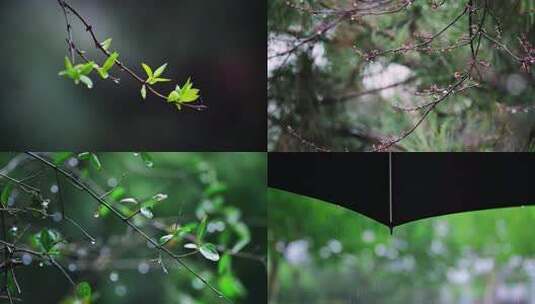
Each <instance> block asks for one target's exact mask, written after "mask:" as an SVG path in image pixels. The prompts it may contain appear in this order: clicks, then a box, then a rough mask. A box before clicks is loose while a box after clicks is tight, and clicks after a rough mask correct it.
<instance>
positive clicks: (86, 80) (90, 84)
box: [80, 75, 93, 89]
mask: <svg viewBox="0 0 535 304" xmlns="http://www.w3.org/2000/svg"><path fill="white" fill-rule="evenodd" d="M80 81H81V82H82V83H83V84H85V85H86V86H87V88H88V89H92V88H93V81H92V80H91V78H89V77H87V76H85V75H81V76H80Z"/></svg>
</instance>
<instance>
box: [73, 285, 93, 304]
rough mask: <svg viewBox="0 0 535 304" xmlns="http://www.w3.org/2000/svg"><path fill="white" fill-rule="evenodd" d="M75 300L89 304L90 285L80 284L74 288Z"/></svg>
mask: <svg viewBox="0 0 535 304" xmlns="http://www.w3.org/2000/svg"><path fill="white" fill-rule="evenodd" d="M76 298H78V299H79V300H82V301H84V303H89V301H91V285H89V283H87V282H80V283H79V284H78V285H77V286H76Z"/></svg>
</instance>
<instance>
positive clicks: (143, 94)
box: [141, 85, 147, 99]
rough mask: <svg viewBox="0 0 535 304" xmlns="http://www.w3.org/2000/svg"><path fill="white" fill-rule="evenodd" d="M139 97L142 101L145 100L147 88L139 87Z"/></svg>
mask: <svg viewBox="0 0 535 304" xmlns="http://www.w3.org/2000/svg"><path fill="white" fill-rule="evenodd" d="M141 97H142V98H143V99H146V98H147V87H146V86H145V85H143V86H141Z"/></svg>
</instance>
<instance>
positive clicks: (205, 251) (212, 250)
mask: <svg viewBox="0 0 535 304" xmlns="http://www.w3.org/2000/svg"><path fill="white" fill-rule="evenodd" d="M199 249H200V251H201V254H202V255H203V256H204V257H205V258H206V259H208V260H210V261H214V262H217V261H219V253H218V252H217V248H216V247H215V245H214V244H212V243H204V244H202V245H201V247H200V248H199Z"/></svg>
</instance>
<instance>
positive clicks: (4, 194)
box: [0, 184, 13, 208]
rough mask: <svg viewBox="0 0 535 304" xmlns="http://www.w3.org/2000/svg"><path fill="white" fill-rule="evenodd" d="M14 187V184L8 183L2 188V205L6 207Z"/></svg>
mask: <svg viewBox="0 0 535 304" xmlns="http://www.w3.org/2000/svg"><path fill="white" fill-rule="evenodd" d="M12 189H13V186H12V185H11V184H6V185H5V186H4V188H3V189H2V195H1V196H0V201H1V203H2V207H4V208H6V207H7V203H8V201H9V196H10V195H11V190H12Z"/></svg>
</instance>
